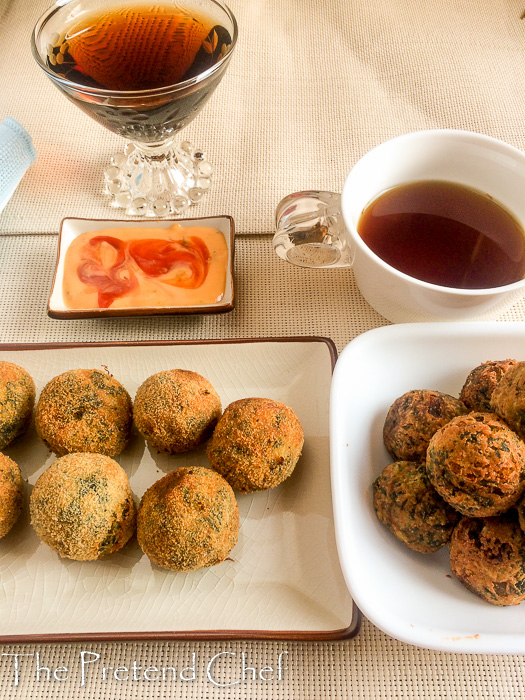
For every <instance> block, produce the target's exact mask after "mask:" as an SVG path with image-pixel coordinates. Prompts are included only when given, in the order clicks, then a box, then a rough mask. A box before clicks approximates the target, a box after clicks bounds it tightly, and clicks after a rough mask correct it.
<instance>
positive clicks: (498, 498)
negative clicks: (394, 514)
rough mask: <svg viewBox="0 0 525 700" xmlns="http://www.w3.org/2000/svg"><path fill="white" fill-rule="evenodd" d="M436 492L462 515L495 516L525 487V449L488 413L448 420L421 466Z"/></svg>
mask: <svg viewBox="0 0 525 700" xmlns="http://www.w3.org/2000/svg"><path fill="white" fill-rule="evenodd" d="M426 467H427V473H428V476H429V479H430V481H431V483H432V485H433V486H434V488H435V489H436V490H437V492H438V493H439V494H440V495H441V496H442V497H443V498H444V499H445V500H446V501H447V502H448V503H450V504H451V505H452V506H454V508H456V510H458V511H459V512H460V513H462V514H463V515H470V516H474V517H485V516H491V515H499V514H501V513H504V512H505V511H506V510H508V509H509V508H510V507H511V506H513V505H514V504H515V503H516V502H517V501H518V499H519V498H520V496H521V494H522V493H523V489H524V486H525V482H524V470H525V444H524V443H523V442H522V441H521V440H520V439H519V437H518V436H517V435H516V434H515V433H514V432H513V431H512V430H510V429H509V428H508V427H507V426H506V425H505V423H503V421H501V420H500V419H499V418H498V416H496V415H495V414H493V413H469V414H467V415H465V416H457V417H456V418H453V419H452V420H451V421H450V422H449V423H447V425H445V426H444V427H443V428H441V429H440V430H438V431H437V433H435V434H434V435H433V437H432V439H431V440H430V444H429V447H428V452H427V461H426Z"/></svg>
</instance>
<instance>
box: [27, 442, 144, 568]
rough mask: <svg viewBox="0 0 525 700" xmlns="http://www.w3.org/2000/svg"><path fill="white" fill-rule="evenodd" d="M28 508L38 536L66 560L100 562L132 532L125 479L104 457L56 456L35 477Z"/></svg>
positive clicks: (133, 521)
mask: <svg viewBox="0 0 525 700" xmlns="http://www.w3.org/2000/svg"><path fill="white" fill-rule="evenodd" d="M29 509H30V513H31V524H32V525H33V527H34V528H35V530H36V532H37V534H38V536H39V537H40V538H41V539H42V540H43V541H44V542H45V543H46V544H47V545H48V546H49V547H51V548H52V549H54V550H55V551H56V552H58V554H60V556H61V557H65V558H68V559H76V560H78V561H88V560H95V559H100V558H101V557H103V556H104V555H106V554H110V553H112V552H116V551H117V550H118V549H120V548H121V547H123V546H124V545H125V544H126V542H127V541H128V540H129V539H130V538H131V537H132V535H133V534H134V532H135V524H136V508H135V503H134V501H133V493H132V491H131V488H130V485H129V481H128V477H127V475H126V473H125V471H124V470H123V469H122V467H120V466H119V465H118V464H117V462H115V461H114V460H113V459H111V458H110V457H107V456H106V455H100V454H91V453H89V452H77V453H72V454H67V455H65V456H63V457H59V458H58V459H57V460H55V462H53V464H52V465H51V466H50V467H48V468H47V469H46V471H45V472H44V473H43V474H42V475H41V476H40V477H39V478H38V480H37V482H36V484H35V486H34V488H33V491H32V493H31V497H30V501H29Z"/></svg>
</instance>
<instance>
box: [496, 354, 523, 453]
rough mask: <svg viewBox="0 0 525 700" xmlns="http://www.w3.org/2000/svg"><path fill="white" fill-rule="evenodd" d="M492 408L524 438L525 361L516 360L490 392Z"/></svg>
mask: <svg viewBox="0 0 525 700" xmlns="http://www.w3.org/2000/svg"><path fill="white" fill-rule="evenodd" d="M491 405H492V410H493V411H494V413H497V414H498V416H499V417H500V418H503V420H504V421H505V423H507V425H509V426H510V427H511V428H512V430H514V431H515V432H516V433H517V434H518V435H519V436H520V438H521V439H522V440H525V362H517V363H516V364H515V365H514V366H513V367H510V368H509V369H508V370H507V372H505V374H504V375H503V376H502V378H501V379H500V381H499V382H498V384H497V386H496V388H495V389H494V391H493V392H492V398H491Z"/></svg>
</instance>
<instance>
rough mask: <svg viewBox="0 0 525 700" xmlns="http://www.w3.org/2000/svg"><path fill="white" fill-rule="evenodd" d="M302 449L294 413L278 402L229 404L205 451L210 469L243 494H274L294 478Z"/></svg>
mask: <svg viewBox="0 0 525 700" xmlns="http://www.w3.org/2000/svg"><path fill="white" fill-rule="evenodd" d="M303 443H304V433H303V429H302V426H301V423H300V422H299V419H298V418H297V416H296V415H295V413H294V411H293V410H292V409H291V408H289V407H288V406H286V405H285V404H284V403H281V402H279V401H272V400H271V399H260V398H247V399H240V400H239V401H234V402H233V403H231V404H230V405H229V406H228V407H227V408H226V410H225V411H224V414H223V415H222V417H221V419H220V420H219V422H218V423H217V427H216V428H215V430H214V432H213V435H212V437H211V439H210V441H209V443H208V446H207V454H208V459H209V461H210V465H211V466H212V467H213V469H215V470H216V471H217V472H219V474H222V476H224V478H225V479H226V480H227V481H228V483H229V484H231V486H232V487H233V488H234V489H236V490H237V491H239V492H241V493H249V492H251V491H262V490H265V489H270V488H274V487H275V486H278V485H279V484H281V483H282V482H283V481H284V480H285V479H287V478H288V477H289V476H290V475H291V474H292V472H293V470H294V468H295V465H296V464H297V461H298V459H299V457H300V456H301V450H302V447H303Z"/></svg>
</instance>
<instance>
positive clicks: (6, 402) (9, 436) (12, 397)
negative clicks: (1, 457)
mask: <svg viewBox="0 0 525 700" xmlns="http://www.w3.org/2000/svg"><path fill="white" fill-rule="evenodd" d="M34 405H35V383H34V381H33V378H32V377H31V375H30V374H29V372H27V370H25V369H24V368H23V367H20V366H19V365H15V364H14V363H12V362H5V361H0V450H3V449H4V447H7V445H9V444H10V443H11V442H12V441H13V440H14V439H15V438H16V437H18V436H19V435H22V434H23V433H24V432H25V431H26V430H27V428H28V426H29V423H30V422H31V416H32V415H33V408H34Z"/></svg>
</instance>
